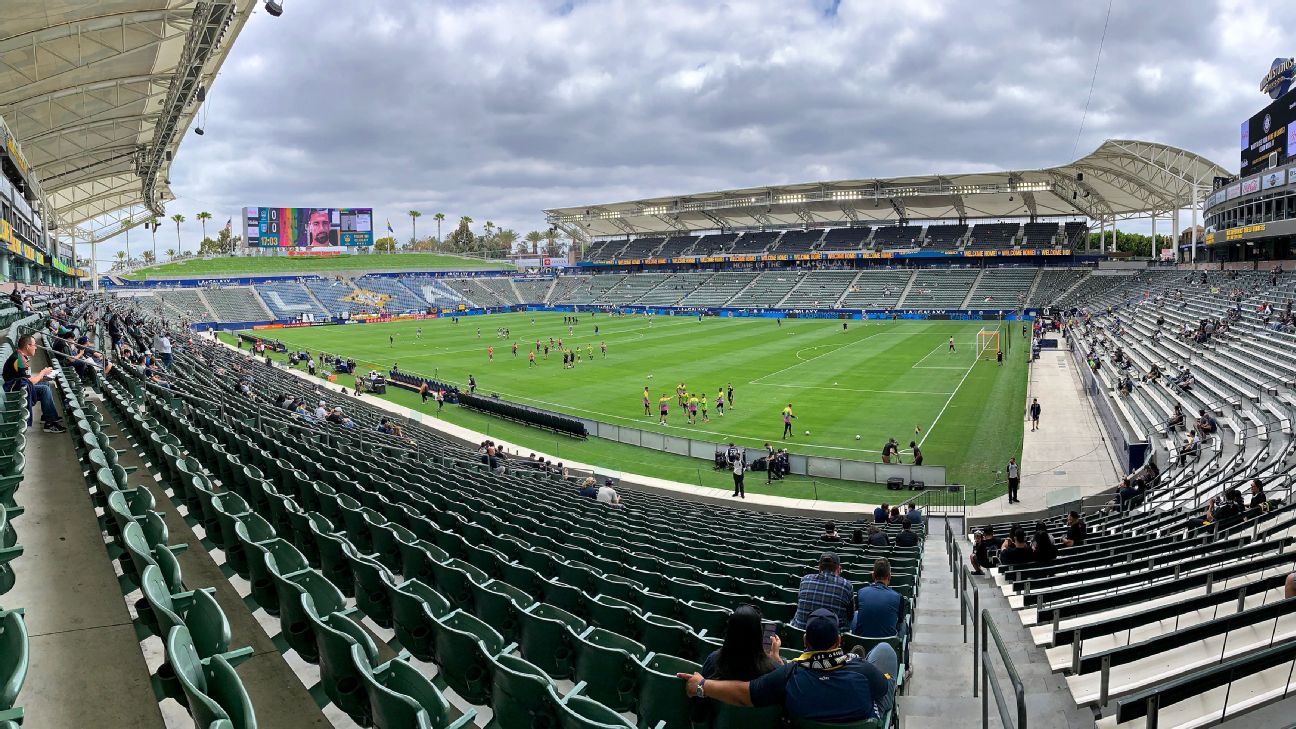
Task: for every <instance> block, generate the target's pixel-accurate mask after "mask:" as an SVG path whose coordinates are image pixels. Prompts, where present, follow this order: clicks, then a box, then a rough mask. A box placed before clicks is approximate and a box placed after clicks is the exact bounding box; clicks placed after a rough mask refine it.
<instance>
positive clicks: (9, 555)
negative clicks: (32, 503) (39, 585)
mask: <svg viewBox="0 0 1296 729" xmlns="http://www.w3.org/2000/svg"><path fill="white" fill-rule="evenodd" d="M22 512H23V510H22V508H21V507H12V508H10V507H6V506H0V595H3V594H5V593H6V592H9V590H11V589H12V588H13V586H14V582H15V581H16V577H15V575H14V571H13V568H12V567H10V566H9V563H10V562H12V561H14V560H15V559H17V558H18V557H21V556H22V553H23V547H22V545H21V544H18V533H17V532H16V531H14V527H13V522H12V521H11V519H12V518H13V517H15V516H17V515H19V514H21V513H22Z"/></svg>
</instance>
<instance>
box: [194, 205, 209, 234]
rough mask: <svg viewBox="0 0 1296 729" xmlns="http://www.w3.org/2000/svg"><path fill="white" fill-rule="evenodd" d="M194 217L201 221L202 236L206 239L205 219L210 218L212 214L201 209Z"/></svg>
mask: <svg viewBox="0 0 1296 729" xmlns="http://www.w3.org/2000/svg"><path fill="white" fill-rule="evenodd" d="M194 217H195V218H197V219H198V222H199V223H202V234H203V238H204V239H206V238H207V221H208V220H211V218H212V214H211V213H209V212H207V211H206V210H204V211H202V212H201V213H198V214H197V215H195V216H194Z"/></svg>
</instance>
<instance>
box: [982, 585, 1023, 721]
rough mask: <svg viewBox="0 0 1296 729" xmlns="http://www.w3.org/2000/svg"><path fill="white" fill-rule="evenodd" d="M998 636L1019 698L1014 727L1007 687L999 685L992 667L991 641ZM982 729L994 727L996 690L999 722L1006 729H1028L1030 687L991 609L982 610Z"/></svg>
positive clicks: (1007, 668)
mask: <svg viewBox="0 0 1296 729" xmlns="http://www.w3.org/2000/svg"><path fill="white" fill-rule="evenodd" d="M992 639H993V640H994V645H995V649H996V650H997V651H999V658H1000V659H1001V660H1002V661H1003V664H1004V668H1005V669H1006V670H1007V672H1008V680H1009V681H1011V682H1012V687H1013V696H1014V698H1015V699H1016V701H1017V726H1016V727H1013V724H1012V722H1011V721H1010V720H1009V716H1010V715H1011V714H1010V712H1009V707H1008V702H1007V700H1006V699H1004V695H1003V691H1002V689H1001V688H1000V686H999V681H998V679H996V678H995V677H994V675H993V672H992V671H991V670H990V653H989V646H990V641H991V640H992ZM980 653H981V729H990V694H991V693H993V694H994V699H995V708H996V709H997V710H998V711H999V722H1000V723H1001V724H1002V725H1003V726H1004V727H1006V729H1026V720H1027V717H1026V689H1025V687H1024V686H1023V685H1022V681H1021V677H1020V676H1018V675H1017V667H1016V666H1014V665H1013V661H1012V658H1010V657H1009V656H1008V649H1007V648H1005V647H1004V643H1003V638H1002V637H1000V635H999V628H998V627H996V626H995V622H994V618H992V617H990V611H989V610H982V611H981V646H980Z"/></svg>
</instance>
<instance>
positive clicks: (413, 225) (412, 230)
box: [406, 210, 423, 246]
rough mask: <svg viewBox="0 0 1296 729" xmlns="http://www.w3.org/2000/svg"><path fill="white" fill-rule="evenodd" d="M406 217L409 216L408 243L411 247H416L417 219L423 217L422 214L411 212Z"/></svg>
mask: <svg viewBox="0 0 1296 729" xmlns="http://www.w3.org/2000/svg"><path fill="white" fill-rule="evenodd" d="M406 215H408V216H410V243H411V245H412V246H413V245H418V219H419V218H421V217H422V216H423V213H420V212H419V211H417V210H411V211H409V212H408V213H406Z"/></svg>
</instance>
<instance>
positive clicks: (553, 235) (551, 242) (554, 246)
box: [544, 228, 562, 258]
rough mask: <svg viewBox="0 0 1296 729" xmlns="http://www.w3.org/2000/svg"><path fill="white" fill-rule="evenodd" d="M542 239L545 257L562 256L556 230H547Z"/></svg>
mask: <svg viewBox="0 0 1296 729" xmlns="http://www.w3.org/2000/svg"><path fill="white" fill-rule="evenodd" d="M544 239H545V256H546V257H548V258H556V257H558V256H560V255H562V250H561V249H560V248H559V246H558V230H557V229H556V228H550V229H549V230H546V231H545V234H544Z"/></svg>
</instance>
